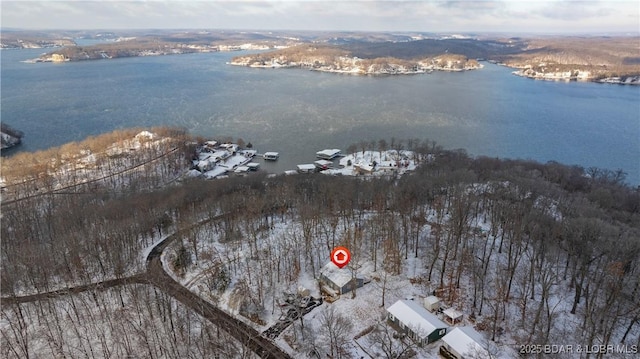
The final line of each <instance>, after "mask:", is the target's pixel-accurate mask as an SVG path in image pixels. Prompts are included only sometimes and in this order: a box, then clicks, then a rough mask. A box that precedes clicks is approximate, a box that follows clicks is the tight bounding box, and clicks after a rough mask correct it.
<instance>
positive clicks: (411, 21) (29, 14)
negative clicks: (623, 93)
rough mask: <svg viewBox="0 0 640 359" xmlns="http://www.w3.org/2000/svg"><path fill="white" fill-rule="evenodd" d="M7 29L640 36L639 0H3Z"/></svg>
mask: <svg viewBox="0 0 640 359" xmlns="http://www.w3.org/2000/svg"><path fill="white" fill-rule="evenodd" d="M0 6H1V11H2V18H1V19H2V24H1V25H2V27H3V28H25V29H152V28H167V29H251V30H356V31H423V32H512V33H513V32H519V33H525V32H526V33H602V32H624V33H635V34H638V33H640V1H638V0H631V1H626V0H613V1H573V0H554V1H545V0H542V1H540V0H538V1H536V0H529V1H519V0H514V1H493V0H488V1H484V0H467V1H442V0H428V1H427V0H424V1H400V0H393V1H366V0H360V1H353V0H351V1H334V0H325V1H302V0H297V1H287V0H281V1H275V0H274V1H269V0H258V1H237V0H236V1H213V0H209V1H193V0H189V1H179V0H173V1H153V0H151V1H110V0H100V1H92V0H83V1H56V0H52V1H30V0H22V1H5V0H2V1H1V2H0Z"/></svg>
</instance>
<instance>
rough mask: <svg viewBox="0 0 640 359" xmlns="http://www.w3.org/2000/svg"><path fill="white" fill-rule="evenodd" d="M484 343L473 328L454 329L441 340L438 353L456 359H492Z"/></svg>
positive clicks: (482, 338)
mask: <svg viewBox="0 0 640 359" xmlns="http://www.w3.org/2000/svg"><path fill="white" fill-rule="evenodd" d="M486 343H487V341H486V340H485V339H484V337H483V336H482V334H480V333H478V332H477V331H476V330H475V329H473V327H456V328H454V329H453V330H452V331H450V332H449V333H448V334H447V335H445V336H444V337H443V338H442V346H441V347H440V353H441V354H442V355H443V356H445V357H454V358H456V359H476V358H483V359H484V358H493V356H492V355H491V354H490V353H489V351H488V350H487V346H486Z"/></svg>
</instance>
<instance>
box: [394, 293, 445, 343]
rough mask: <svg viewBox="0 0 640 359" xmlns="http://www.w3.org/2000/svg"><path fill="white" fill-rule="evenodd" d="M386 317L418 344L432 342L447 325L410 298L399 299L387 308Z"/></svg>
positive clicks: (439, 336)
mask: <svg viewBox="0 0 640 359" xmlns="http://www.w3.org/2000/svg"><path fill="white" fill-rule="evenodd" d="M387 318H388V319H389V321H390V322H392V323H393V324H395V325H396V326H397V327H399V331H401V332H403V333H405V334H407V335H408V336H409V338H411V339H412V340H413V341H414V342H416V343H417V344H418V345H421V346H422V345H426V344H429V343H433V342H435V341H436V340H438V339H440V338H442V337H443V336H444V335H445V334H447V328H448V326H447V325H446V324H445V323H444V322H442V321H441V320H440V319H438V317H436V316H435V315H433V314H431V313H429V312H428V311H427V310H426V309H424V308H423V307H422V306H421V305H419V304H418V303H416V302H414V301H412V300H399V301H397V302H395V303H394V304H393V305H392V306H390V307H389V308H388V309H387Z"/></svg>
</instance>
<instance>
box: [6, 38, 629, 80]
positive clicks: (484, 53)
mask: <svg viewBox="0 0 640 359" xmlns="http://www.w3.org/2000/svg"><path fill="white" fill-rule="evenodd" d="M27 39H28V40H27ZM87 39H89V40H91V41H88V44H86V43H87V41H82V42H81V41H79V40H87ZM639 40H640V38H639V37H638V36H555V37H552V36H546V37H543V36H535V37H526V38H525V37H507V36H498V35H475V34H470V35H460V34H433V33H421V32H410V33H387V32H379V33H378V32H322V31H306V32H305V31H297V32H291V31H279V32H272V31H263V32H255V31H254V32H248V31H222V30H211V31H178V30H162V31H160V30H148V31H142V30H138V31H126V32H107V33H87V32H81V33H72V32H68V33H67V32H65V33H60V34H47V35H46V36H45V35H42V36H40V35H39V34H38V33H33V34H30V35H29V34H25V33H19V34H9V35H8V36H7V37H5V38H3V39H2V47H3V48H10V47H23V48H24V47H34V46H40V47H50V46H51V47H52V46H56V47H61V48H59V49H56V50H54V51H51V52H49V53H46V54H43V55H42V56H40V57H38V58H36V59H32V60H28V61H27V62H67V61H84V60H102V59H115V58H121V57H137V56H158V55H174V54H187V53H198V52H217V51H253V52H254V53H251V54H242V55H240V56H237V57H234V58H233V59H232V60H231V61H230V62H229V64H231V65H238V66H247V67H258V68H306V69H310V70H314V71H324V72H332V73H346V74H359V75H397V74H417V73H429V72H431V71H438V70H441V71H464V70H474V69H479V68H481V67H482V65H481V64H480V63H479V61H480V60H487V61H491V62H494V63H498V64H501V65H505V66H508V67H511V68H513V69H514V70H515V71H514V74H515V75H518V76H523V77H527V78H531V79H543V80H556V81H558V80H560V81H595V82H603V83H619V84H629V85H638V84H640V56H638V54H639V53H640V52H639V51H640V46H639V45H638V44H639V43H640V42H639ZM76 43H78V44H76ZM79 44H82V45H79ZM257 51H260V52H257Z"/></svg>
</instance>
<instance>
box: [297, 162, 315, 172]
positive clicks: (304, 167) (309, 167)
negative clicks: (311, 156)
mask: <svg viewBox="0 0 640 359" xmlns="http://www.w3.org/2000/svg"><path fill="white" fill-rule="evenodd" d="M298 169H299V170H301V171H303V170H307V171H311V170H315V169H316V165H314V164H313V163H307V164H303V165H298Z"/></svg>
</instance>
